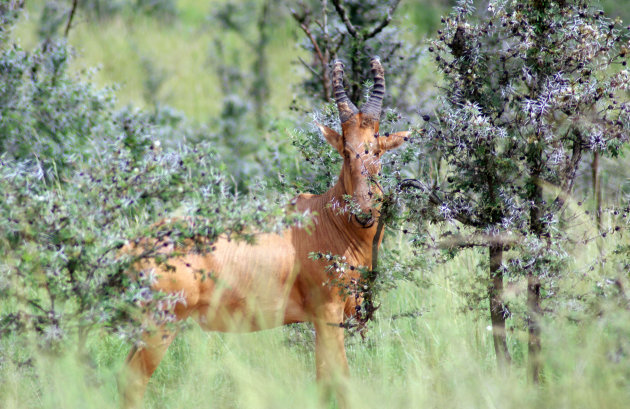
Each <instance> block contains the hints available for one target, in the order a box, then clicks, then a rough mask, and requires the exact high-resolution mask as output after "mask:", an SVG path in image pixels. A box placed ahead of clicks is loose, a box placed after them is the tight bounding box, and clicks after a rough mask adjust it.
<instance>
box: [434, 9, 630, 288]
mask: <svg viewBox="0 0 630 409" xmlns="http://www.w3.org/2000/svg"><path fill="white" fill-rule="evenodd" d="M472 10H473V6H472V3H471V2H460V3H459V5H458V7H456V9H455V12H454V13H453V14H452V15H451V16H449V17H448V18H446V19H445V20H444V28H443V30H442V31H440V37H439V38H438V39H436V40H435V41H434V42H433V43H432V45H431V48H430V51H432V52H434V53H435V55H436V56H435V60H436V62H437V64H438V66H439V67H440V69H441V70H442V72H443V73H444V76H445V79H446V88H445V94H444V97H443V98H442V99H441V107H442V108H441V109H440V110H439V112H438V115H437V121H435V122H433V121H432V122H429V123H427V125H426V126H425V132H424V133H423V138H424V140H425V141H426V142H427V143H428V144H429V146H430V147H431V149H434V150H435V151H437V152H439V155H440V157H441V158H442V160H443V161H444V162H445V163H446V164H447V165H448V167H447V168H446V170H445V175H444V176H445V177H443V178H440V180H436V185H437V186H439V188H440V191H439V192H436V193H434V194H435V197H434V199H436V201H437V202H439V203H437V206H438V211H439V213H438V214H437V215H436V219H438V220H439V219H441V220H453V221H454V220H458V221H460V222H462V223H463V224H464V225H468V226H472V227H473V228H474V229H476V231H477V233H478V234H486V235H490V236H496V237H500V239H499V240H501V241H502V242H503V243H504V244H505V245H509V246H514V249H517V248H518V249H519V252H520V253H519V256H518V257H515V258H514V259H512V261H511V262H510V263H508V264H506V265H504V267H505V268H506V269H507V270H509V271H510V272H511V273H512V274H517V275H521V274H529V273H532V272H535V274H537V275H539V276H541V277H545V278H551V277H552V276H554V275H555V274H558V273H559V272H561V271H564V267H565V265H564V263H565V262H566V257H567V256H568V254H567V250H568V247H566V245H567V241H566V240H567V235H570V234H571V233H570V231H568V230H567V229H566V226H565V224H564V222H563V220H567V218H571V217H573V215H572V214H571V213H570V212H569V213H567V212H566V211H563V209H564V208H565V207H564V204H565V201H566V200H568V199H569V197H570V194H571V191H572V188H573V185H574V180H575V176H576V170H577V168H578V165H579V163H580V161H581V159H582V157H583V155H584V154H585V153H587V152H589V151H598V152H603V153H607V154H609V155H612V156H616V155H617V154H618V152H619V149H620V148H621V147H622V146H623V144H625V143H626V142H627V140H628V130H629V129H630V105H628V103H627V101H625V100H624V98H623V96H624V95H625V94H624V93H625V92H626V91H627V89H628V87H629V86H630V77H629V76H628V70H627V69H626V67H625V65H624V64H625V57H624V55H625V53H626V51H624V50H625V49H627V47H628V45H629V44H630V43H628V34H627V30H626V29H625V28H624V27H621V25H620V23H619V22H615V21H611V20H609V19H607V18H606V17H605V16H603V13H600V12H599V11H596V10H592V9H590V8H588V7H587V5H586V4H585V3H583V2H580V1H577V2H563V3H547V2H542V3H540V2H532V3H522V2H521V3H519V4H517V5H512V4H511V3H507V2H491V3H490V4H489V5H488V10H487V15H486V16H485V17H484V18H483V19H482V20H480V21H479V22H474V21H473V20H472V19H471V18H470V14H471V12H472ZM543 16H544V17H543ZM548 16H554V17H553V18H548ZM481 242H482V243H483V240H482V241H481ZM563 260H564V261H563Z"/></svg>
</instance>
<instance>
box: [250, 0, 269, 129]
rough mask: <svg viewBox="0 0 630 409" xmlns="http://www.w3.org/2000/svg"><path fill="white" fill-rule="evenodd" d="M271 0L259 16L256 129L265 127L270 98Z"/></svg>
mask: <svg viewBox="0 0 630 409" xmlns="http://www.w3.org/2000/svg"><path fill="white" fill-rule="evenodd" d="M270 3H271V0H267V1H265V3H264V4H263V6H262V9H261V11H260V16H259V18H258V43H257V44H256V49H255V50H253V51H254V52H255V53H256V60H255V62H254V67H253V72H254V83H253V84H252V90H253V97H254V98H253V99H254V111H255V115H256V129H258V130H262V129H264V127H265V106H266V105H267V102H268V99H269V78H268V69H267V45H268V43H269V34H268V32H267V27H268V26H269V21H268V20H269V9H270Z"/></svg>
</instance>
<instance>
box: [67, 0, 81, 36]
mask: <svg viewBox="0 0 630 409" xmlns="http://www.w3.org/2000/svg"><path fill="white" fill-rule="evenodd" d="M78 5H79V0H73V1H72V9H70V16H69V17H68V23H67V24H66V32H65V33H64V35H63V36H64V37H66V38H68V33H69V32H70V26H72V19H73V18H74V13H75V12H76V11H77V6H78Z"/></svg>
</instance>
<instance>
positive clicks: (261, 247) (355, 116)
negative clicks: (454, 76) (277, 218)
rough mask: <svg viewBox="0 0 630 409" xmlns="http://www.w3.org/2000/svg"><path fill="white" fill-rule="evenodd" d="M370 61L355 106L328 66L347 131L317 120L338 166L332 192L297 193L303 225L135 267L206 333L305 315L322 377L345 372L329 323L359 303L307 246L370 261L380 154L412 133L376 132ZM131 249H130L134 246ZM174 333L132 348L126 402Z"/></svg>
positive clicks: (353, 275)
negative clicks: (153, 277) (308, 221)
mask: <svg viewBox="0 0 630 409" xmlns="http://www.w3.org/2000/svg"><path fill="white" fill-rule="evenodd" d="M371 68H372V73H373V76H374V88H373V89H372V92H371V95H370V97H369V99H368V101H367V102H366V104H365V106H364V107H363V108H362V110H361V111H359V110H358V109H357V108H356V107H355V105H354V104H353V103H352V102H351V101H350V100H349V99H348V97H347V96H346V94H345V91H344V88H343V64H342V63H341V62H339V61H336V62H335V64H334V69H333V90H334V95H335V100H336V102H337V106H338V108H339V117H340V120H341V128H342V130H343V132H342V134H339V133H337V132H336V131H334V130H332V129H330V128H327V127H325V126H323V125H319V127H320V129H321V131H322V133H323V135H324V137H325V138H326V140H327V141H328V143H330V144H331V145H332V146H333V147H335V148H336V149H337V151H338V152H339V153H340V154H341V155H342V157H343V158H344V159H343V166H342V169H341V174H340V175H339V179H338V181H337V183H336V184H335V185H334V186H333V187H332V188H331V189H330V190H329V191H327V192H326V193H324V194H322V195H312V194H301V195H299V196H298V197H297V198H296V199H295V200H294V203H293V204H292V206H295V209H296V211H299V212H305V211H309V212H310V213H311V214H312V215H313V224H312V226H311V227H310V228H309V229H308V230H307V229H305V228H301V227H293V228H290V229H287V230H286V231H284V232H283V233H281V234H260V235H259V236H258V237H257V240H256V242H255V244H246V243H244V242H235V241H229V240H227V239H220V240H219V241H218V242H217V243H216V249H215V250H214V251H213V252H211V253H208V254H198V253H194V252H192V251H191V252H190V253H188V254H187V255H184V256H177V257H174V258H173V259H171V260H169V265H171V266H172V267H174V269H170V270H168V271H162V270H160V267H159V266H158V265H157V264H154V263H146V264H145V265H142V266H141V268H142V269H144V270H146V269H155V270H156V272H157V277H158V278H157V282H155V284H154V285H153V288H154V289H155V290H159V291H162V292H165V293H180V294H182V296H183V298H184V302H182V303H178V304H177V305H176V306H175V310H174V313H175V315H176V316H177V318H178V319H185V318H187V317H193V318H194V319H195V320H196V321H197V322H198V323H199V325H200V326H201V327H202V328H203V329H205V330H211V331H256V330H260V329H264V328H271V327H275V326H279V325H282V324H288V323H295V322H304V321H310V322H313V324H314V326H315V331H316V341H315V351H316V366H317V378H318V380H329V379H331V378H332V377H333V376H334V375H341V376H346V375H347V374H348V363H347V360H346V353H345V348H344V330H343V328H341V327H340V326H339V325H334V324H340V323H342V322H343V321H344V319H345V318H346V317H348V316H352V315H353V314H354V313H355V308H356V304H357V302H358V301H357V299H356V298H355V297H344V296H343V295H342V294H341V293H340V291H339V288H338V287H335V286H329V285H325V283H327V282H328V281H329V276H328V273H327V272H326V263H325V261H322V260H313V259H311V258H309V254H310V253H312V252H321V253H331V254H335V255H339V256H343V257H345V262H346V263H348V264H349V265H351V266H366V267H370V266H371V263H372V242H373V239H374V236H375V234H376V223H375V219H377V218H378V202H377V198H378V197H380V192H379V191H378V184H377V183H375V178H376V176H377V174H378V172H379V171H380V157H381V155H382V154H383V152H385V151H387V150H388V149H392V148H395V147H397V146H398V145H400V144H401V143H402V142H403V140H405V139H406V137H407V136H408V132H400V133H396V134H391V135H387V136H380V135H379V133H378V132H379V117H380V112H381V104H382V98H383V95H384V92H385V79H384V73H383V68H382V66H381V63H380V61H379V59H378V58H377V57H376V58H373V59H372V60H371ZM348 196H351V197H352V199H353V201H354V202H355V204H356V205H357V206H358V208H359V210H360V212H358V213H357V212H354V214H353V213H351V212H349V211H343V209H340V208H339V206H338V205H339V204H341V207H342V208H343V204H344V203H345V202H346V200H347V197H348ZM128 251H134V249H133V247H130V248H129V249H128ZM163 251H165V252H168V251H171V250H169V249H168V248H166V249H165V250H163ZM200 270H203V271H208V272H211V274H212V279H206V280H202V279H201V277H200V276H199V275H198V274H195V271H200ZM358 275H359V273H358V270H357V269H353V270H350V269H348V270H347V271H346V272H345V273H344V275H343V277H342V278H343V280H346V282H348V283H350V281H351V280H357V279H358V278H359V277H358ZM331 324H333V325H331ZM174 336H175V334H174V333H173V332H172V331H167V330H160V329H157V330H156V331H154V332H151V333H147V334H146V335H145V336H144V339H143V341H144V342H143V345H142V346H141V347H134V348H133V349H132V351H131V352H130V353H129V356H128V358H127V375H128V376H130V378H128V379H127V380H126V381H125V383H124V386H122V394H123V399H124V402H123V403H124V406H127V407H129V406H135V404H137V403H138V402H139V401H140V399H141V397H142V395H143V394H144V390H145V388H146V385H147V383H148V381H149V378H150V377H151V374H152V373H153V371H154V370H155V369H156V367H157V366H158V364H159V363H160V360H161V359H162V357H163V356H164V353H165V352H166V349H167V348H168V346H169V345H170V343H171V342H172V340H173V338H174Z"/></svg>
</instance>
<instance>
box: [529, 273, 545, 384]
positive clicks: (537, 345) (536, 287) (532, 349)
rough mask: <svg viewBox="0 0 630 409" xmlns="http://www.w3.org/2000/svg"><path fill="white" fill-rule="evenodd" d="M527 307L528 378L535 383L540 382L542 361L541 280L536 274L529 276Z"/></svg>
mask: <svg viewBox="0 0 630 409" xmlns="http://www.w3.org/2000/svg"><path fill="white" fill-rule="evenodd" d="M527 309H528V311H529V318H528V323H527V324H528V331H529V340H528V342H527V352H528V362H527V374H528V378H529V379H531V380H532V382H534V383H536V384H537V383H540V374H541V371H542V363H541V360H540V351H541V342H540V324H539V319H540V316H541V314H542V309H541V308H540V280H539V279H538V277H536V276H535V275H534V274H529V275H528V276H527Z"/></svg>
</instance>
